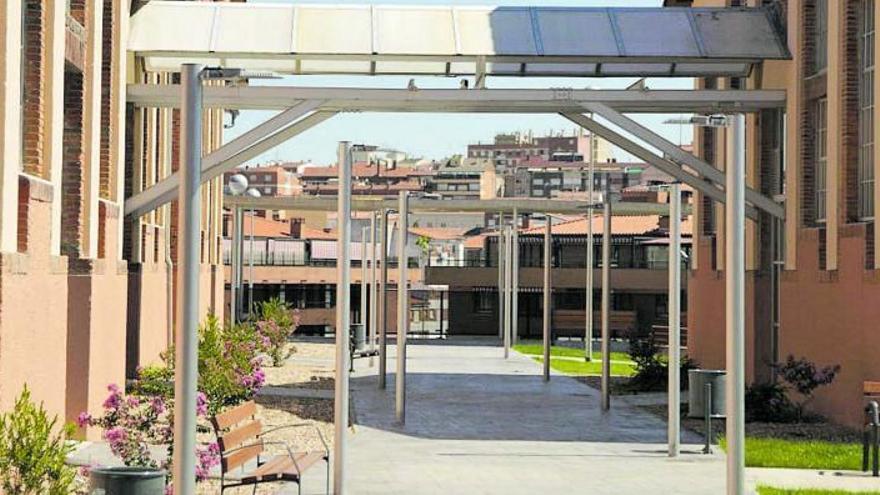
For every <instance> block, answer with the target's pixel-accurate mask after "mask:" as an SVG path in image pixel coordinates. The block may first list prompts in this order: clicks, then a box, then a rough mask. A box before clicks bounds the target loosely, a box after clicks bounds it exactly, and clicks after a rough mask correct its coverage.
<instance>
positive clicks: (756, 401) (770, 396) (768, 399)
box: [745, 383, 798, 423]
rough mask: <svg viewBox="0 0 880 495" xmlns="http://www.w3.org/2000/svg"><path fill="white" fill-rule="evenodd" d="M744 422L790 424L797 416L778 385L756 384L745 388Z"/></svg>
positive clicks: (782, 389) (793, 407)
mask: <svg viewBox="0 0 880 495" xmlns="http://www.w3.org/2000/svg"><path fill="white" fill-rule="evenodd" d="M745 406H746V421H748V422H754V421H760V422H764V423H792V422H795V421H797V419H798V414H797V410H796V407H795V405H794V404H792V402H791V401H790V400H789V399H788V396H786V395H785V387H783V386H782V385H780V384H779V383H756V384H754V385H751V386H748V387H746V396H745Z"/></svg>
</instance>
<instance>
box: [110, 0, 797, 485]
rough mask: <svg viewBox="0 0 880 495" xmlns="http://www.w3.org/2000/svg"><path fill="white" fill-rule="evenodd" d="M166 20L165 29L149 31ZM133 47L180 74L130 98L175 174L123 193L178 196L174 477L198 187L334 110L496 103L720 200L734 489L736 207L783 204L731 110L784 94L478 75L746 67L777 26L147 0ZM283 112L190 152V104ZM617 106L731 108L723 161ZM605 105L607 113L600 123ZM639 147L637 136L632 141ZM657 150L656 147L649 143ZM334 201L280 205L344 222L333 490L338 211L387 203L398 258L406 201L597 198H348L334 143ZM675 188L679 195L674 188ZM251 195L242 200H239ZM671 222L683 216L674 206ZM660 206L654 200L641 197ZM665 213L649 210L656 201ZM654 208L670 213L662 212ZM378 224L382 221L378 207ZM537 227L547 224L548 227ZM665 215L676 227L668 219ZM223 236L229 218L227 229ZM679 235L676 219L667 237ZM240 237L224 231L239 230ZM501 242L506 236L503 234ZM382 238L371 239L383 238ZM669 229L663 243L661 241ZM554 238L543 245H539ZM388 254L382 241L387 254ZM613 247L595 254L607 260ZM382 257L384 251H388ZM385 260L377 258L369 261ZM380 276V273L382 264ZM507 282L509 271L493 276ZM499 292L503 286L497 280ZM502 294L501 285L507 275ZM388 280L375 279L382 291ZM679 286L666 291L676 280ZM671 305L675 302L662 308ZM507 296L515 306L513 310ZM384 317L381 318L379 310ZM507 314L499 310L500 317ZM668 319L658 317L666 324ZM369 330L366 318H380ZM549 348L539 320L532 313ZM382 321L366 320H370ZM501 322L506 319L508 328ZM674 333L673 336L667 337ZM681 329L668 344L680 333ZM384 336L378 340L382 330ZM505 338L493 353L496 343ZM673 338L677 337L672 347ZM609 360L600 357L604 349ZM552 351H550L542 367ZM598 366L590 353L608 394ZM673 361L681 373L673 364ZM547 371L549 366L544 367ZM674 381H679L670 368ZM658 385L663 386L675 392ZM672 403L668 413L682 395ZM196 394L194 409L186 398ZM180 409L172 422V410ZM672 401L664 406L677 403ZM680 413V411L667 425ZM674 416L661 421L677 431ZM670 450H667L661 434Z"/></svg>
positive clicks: (190, 321) (474, 207)
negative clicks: (404, 79) (431, 78)
mask: <svg viewBox="0 0 880 495" xmlns="http://www.w3.org/2000/svg"><path fill="white" fill-rule="evenodd" d="M159 32H161V36H157V35H156V33H159ZM130 33H131V35H130V39H129V52H130V53H132V54H133V55H134V56H135V57H140V58H141V59H142V60H143V62H144V66H145V67H146V69H147V70H150V71H169V72H177V71H180V72H181V73H182V77H181V85H180V86H177V87H176V86H150V85H130V86H129V87H128V88H127V100H128V102H129V103H131V104H133V105H135V106H138V107H178V108H180V109H181V133H180V139H181V150H182V152H181V164H180V172H179V173H174V174H172V175H170V176H169V177H167V178H165V179H164V180H162V181H160V182H159V183H157V184H155V185H154V186H152V187H150V188H148V189H146V190H144V191H142V192H139V193H136V194H134V195H133V196H132V197H130V198H129V199H128V200H127V201H126V202H125V214H126V215H127V216H129V217H130V218H133V219H136V218H139V217H140V216H142V215H143V214H145V213H147V212H149V211H151V210H153V209H155V208H157V207H159V206H161V205H163V204H165V203H167V202H169V201H171V200H173V199H175V198H178V199H179V201H180V211H181V214H182V215H183V220H182V221H181V222H180V223H179V225H180V243H181V246H182V255H181V258H180V269H179V273H180V280H181V281H182V282H183V283H182V285H181V289H180V291H179V294H178V297H179V301H178V306H179V311H181V316H180V318H178V328H177V332H176V345H177V349H178V352H177V353H176V354H177V356H176V357H177V359H178V366H177V368H176V369H177V370H178V375H177V376H176V377H175V383H176V386H175V394H176V395H177V396H178V397H179V398H180V399H181V400H180V402H179V404H180V405H182V406H183V407H178V408H176V411H175V414H176V416H175V445H174V451H175V459H174V474H175V480H176V481H177V483H176V486H175V489H177V490H179V492H180V493H184V494H189V493H192V492H193V491H194V487H193V486H191V485H190V478H191V476H189V473H190V472H191V469H192V463H191V462H189V461H188V460H187V458H188V455H186V454H185V453H190V452H192V451H193V450H194V442H195V418H194V416H193V415H192V414H190V413H189V412H187V411H188V410H189V409H193V410H194V397H195V379H196V373H197V370H195V369H194V368H195V351H196V342H195V332H196V327H197V323H198V321H197V319H198V314H197V310H196V308H197V300H198V283H197V282H198V280H197V273H198V256H197V253H198V251H197V250H198V237H199V236H198V230H199V216H198V208H199V206H198V205H199V193H198V191H199V185H200V183H201V182H204V181H207V180H210V179H212V178H215V177H218V176H220V175H221V174H222V173H223V172H225V171H229V170H232V169H234V168H235V167H236V166H238V165H241V164H243V163H245V162H247V161H248V160H250V159H253V158H255V157H257V156H259V155H261V154H263V153H264V152H266V151H268V150H270V149H272V148H274V147H275V146H278V145H279V144H281V143H283V142H285V141H287V140H289V139H292V138H293V137H295V136H297V135H299V134H301V133H302V132H304V131H305V130H307V129H310V128H312V127H314V126H316V125H318V124H320V123H322V122H324V121H326V120H328V119H330V118H332V117H334V116H335V115H338V114H339V113H344V112H438V113H439V112H442V113H447V112H460V113H474V112H477V113H479V112H492V113H519V114H522V113H557V114H560V115H561V116H563V117H565V118H566V119H568V120H570V121H572V122H574V123H576V124H578V125H579V126H581V127H583V128H586V129H588V130H589V131H591V132H592V133H594V134H596V135H598V136H600V137H602V138H604V139H606V140H608V141H609V142H611V143H612V144H615V145H616V146H618V147H620V148H622V149H624V150H625V151H627V152H629V153H631V154H633V155H635V156H637V157H639V158H641V159H642V160H644V161H646V162H647V163H649V164H651V165H653V166H655V167H657V168H658V169H659V170H661V171H663V172H665V173H667V174H669V175H670V176H672V177H673V178H674V179H675V180H677V181H680V182H682V183H685V184H688V185H690V186H691V187H693V188H694V189H695V190H697V191H700V192H702V193H703V194H705V195H706V196H707V197H709V198H711V199H713V200H715V201H718V202H722V203H725V204H726V206H727V207H726V208H725V214H726V217H727V219H726V225H729V229H730V230H729V235H727V236H726V249H727V252H728V256H727V257H726V258H725V259H726V263H727V266H726V270H725V277H726V280H727V291H726V298H727V301H726V302H727V304H726V308H727V317H726V328H727V353H728V354H727V369H728V373H729V377H728V382H727V383H728V389H727V397H728V399H727V407H728V411H727V417H728V421H727V425H728V426H727V428H728V431H727V437H728V460H727V465H728V477H727V491H728V493H729V494H736V495H740V494H743V493H744V491H745V485H744V456H743V452H744V450H743V449H744V445H743V443H744V434H743V432H744V422H743V419H744V411H743V387H744V368H745V364H744V328H745V327H744V316H745V315H744V313H745V305H744V267H745V266H744V252H745V233H744V231H745V226H744V222H745V218H746V216H749V217H752V218H755V217H757V214H758V211H765V212H767V213H768V214H770V215H772V216H773V217H776V218H779V219H782V218H783V217H784V213H783V209H782V207H781V206H780V205H779V204H777V203H776V202H774V201H773V200H772V199H771V198H768V197H766V196H764V195H762V194H760V192H758V191H756V190H753V189H751V188H748V187H746V185H745V178H744V153H743V148H744V145H745V144H744V143H745V140H744V134H745V133H744V118H743V114H745V113H752V112H757V111H760V110H763V109H778V108H784V106H785V98H786V96H785V93H784V92H782V91H768V90H673V91H662V90H661V91H654V90H582V89H574V88H555V89H507V90H493V89H486V78H487V77H488V76H516V77H543V76H555V77H608V76H639V77H664V76H665V77H668V76H687V77H743V76H747V75H749V74H750V72H751V71H752V69H753V68H754V67H755V66H756V65H759V64H761V62H762V61H763V60H767V59H788V58H790V54H789V53H788V50H787V49H786V46H785V37H784V36H783V33H782V31H781V29H780V27H779V26H778V24H777V23H776V22H775V20H774V17H773V14H772V12H771V11H770V10H767V9H753V8H735V9H699V8H694V9H665V8H657V9H631V8H602V9H590V8H565V9H561V8H552V7H523V8H500V7H479V8H463V7H444V6H431V7H402V6H369V5H344V6H343V5H340V6H326V5H324V6H315V5H312V6H309V5H296V6H294V5H267V6H257V5H239V4H235V3H202V2H175V1H167V2H149V3H147V4H145V5H144V6H142V7H141V8H140V9H139V10H138V11H137V12H136V13H135V14H134V15H133V16H132V18H131V29H130ZM205 65H209V66H222V67H234V68H240V69H251V70H254V69H256V70H264V71H265V70H269V71H275V72H279V73H286V74H344V75H378V74H394V75H410V76H414V75H415V76H418V75H440V76H459V77H473V80H474V85H473V89H468V90H437V89H418V88H415V87H411V88H407V89H365V88H329V87H311V88H308V87H292V86H290V87H284V86H278V87H249V86H208V87H202V84H201V81H202V80H203V79H205V77H204V74H205V73H206V71H205V70H204V67H205ZM204 107H211V108H228V109H258V110H279V113H278V114H277V115H275V116H273V117H272V118H270V119H268V120H266V121H265V122H263V123H262V124H260V125H258V126H256V127H254V128H253V129H251V130H249V131H247V132H245V133H244V134H242V135H241V136H239V137H237V138H235V139H233V140H231V141H229V142H228V143H226V144H224V145H223V146H221V147H220V148H218V149H217V150H215V151H213V152H211V153H209V154H207V155H205V156H201V154H200V153H199V150H200V149H201V143H200V137H199V136H200V134H201V132H200V130H201V118H200V117H201V109H202V108H204ZM628 113H725V114H733V115H734V117H733V119H732V121H733V125H732V126H731V128H730V129H731V132H729V133H728V138H729V139H730V141H731V143H730V146H728V149H729V150H730V153H731V156H730V158H731V160H729V163H728V166H727V168H726V170H725V172H721V171H719V170H718V169H716V168H715V167H714V166H713V165H712V164H709V163H706V162H705V161H703V160H701V159H700V158H698V157H696V156H693V155H691V154H689V153H687V152H685V151H683V150H681V149H680V148H679V147H678V146H677V145H675V144H674V143H671V142H670V141H668V140H666V139H664V138H662V137H661V136H659V135H658V134H656V133H655V132H653V131H651V130H650V129H648V128H646V127H645V126H643V125H641V124H640V123H638V122H637V121H636V120H633V119H632V118H630V117H629V116H627V115H626V114H628ZM595 117H600V118H601V119H603V120H604V121H605V122H608V123H609V124H610V125H613V126H614V127H616V128H617V129H618V130H615V129H614V128H612V127H610V126H609V125H607V124H605V123H602V122H599V121H598V120H596V119H595ZM629 136H632V137H634V138H635V139H637V140H639V141H641V142H643V143H645V144H642V143H640V142H639V141H636V140H634V139H633V138H631V137H629ZM652 148H653V149H652ZM339 163H340V164H342V166H340V167H339V184H340V188H339V197H338V198H336V199H330V200H327V199H318V200H308V205H307V204H306V203H307V202H306V200H304V199H300V200H290V203H289V206H285V208H287V207H290V208H303V209H305V208H307V207H309V206H310V205H314V208H316V209H318V208H320V209H325V208H328V207H335V208H336V210H337V212H338V216H339V221H340V229H339V238H338V243H339V247H338V252H339V253H340V260H339V262H338V264H337V271H338V279H337V291H338V293H339V297H338V298H337V324H336V328H337V332H336V342H337V355H336V360H337V363H336V373H337V377H336V378H337V379H336V397H335V400H336V402H335V406H336V407H335V426H336V432H337V435H336V443H335V446H334V491H335V493H337V494H342V493H343V492H344V491H345V483H344V482H345V463H346V458H345V446H346V426H347V424H348V363H347V360H348V339H349V337H348V332H347V331H344V330H342V331H340V329H347V328H348V327H349V314H350V301H349V298H348V288H349V282H350V266H349V265H350V256H349V254H350V253H349V247H350V235H351V232H350V231H351V217H350V215H351V211H352V209H356V210H372V211H380V212H385V211H388V210H390V209H395V210H397V212H398V215H399V216H400V217H401V221H400V222H399V225H400V227H401V228H402V229H403V230H402V233H404V235H400V236H399V238H398V250H399V251H400V254H401V259H405V256H406V255H405V248H406V239H407V236H406V235H405V233H406V224H407V222H406V218H407V215H408V213H409V211H419V209H427V210H430V211H441V210H442V209H443V208H447V209H448V210H447V211H492V212H502V213H511V214H522V213H527V212H530V211H537V212H543V213H574V212H579V213H587V212H590V211H591V209H592V207H594V206H596V205H591V204H587V203H586V202H582V203H577V202H562V201H541V202H540V204H537V203H538V202H535V201H532V200H506V199H500V200H495V201H486V202H484V201H480V202H455V201H433V200H427V199H416V198H410V197H409V195H408V194H407V193H401V195H400V197H399V198H398V200H397V201H396V204H395V202H393V201H392V202H389V201H388V200H383V201H371V200H364V199H360V198H359V199H354V200H353V199H352V197H351V153H350V148H349V146H348V145H347V143H341V144H340V147H339ZM673 196H675V194H673ZM226 201H227V204H229V205H231V206H233V207H236V208H240V207H243V206H247V207H254V208H272V209H276V208H277V209H281V206H282V202H283V201H286V200H282V199H279V198H265V199H260V200H252V202H250V201H251V200H246V199H244V198H234V199H233V198H227V200H226ZM246 202H247V203H246ZM671 206H672V209H673V216H674V217H676V218H678V219H680V215H679V214H677V213H676V212H675V211H674V210H676V209H677V206H679V205H678V204H677V202H676V201H673V202H672V205H671ZM643 207H645V206H644V205H640V206H638V207H635V206H628V205H627V204H625V203H617V204H614V205H612V204H611V202H609V201H605V202H604V204H603V205H602V208H603V212H604V215H605V225H606V227H605V230H606V236H604V238H605V242H606V243H607V242H608V240H609V239H610V235H607V230H608V228H609V227H608V226H609V224H610V218H611V215H612V214H624V213H626V211H627V208H632V209H633V210H632V211H636V210H637V209H639V208H643ZM654 208H655V211H656V208H657V207H654ZM661 208H662V206H661ZM664 212H665V211H664ZM381 217H382V219H381V221H380V224H381V225H382V228H383V229H387V228H388V222H387V217H386V215H382V216H381ZM549 223H550V222H549V219H548V227H547V232H546V233H545V235H549V229H550V228H551V226H550V225H549ZM674 223H675V222H674ZM234 230H235V229H234ZM675 230H676V229H675V228H674V226H673V232H674V231H675ZM235 231H236V232H237V230H235ZM505 235H506V236H507V237H508V242H507V246H512V245H513V244H514V243H513V242H512V240H510V238H511V237H512V236H511V233H505ZM384 239H385V238H384V237H383V242H384ZM674 242H675V240H674V239H673V244H674ZM548 244H549V243H548ZM384 251H385V249H384V248H383V249H382V252H384ZM506 251H507V259H508V263H506V265H507V266H506V267H499V269H501V270H506V271H508V272H511V271H512V272H513V273H515V272H516V269H515V261H514V264H513V265H511V264H510V260H515V259H516V257H515V255H514V254H513V253H512V252H511V250H510V249H509V248H506ZM607 251H608V246H605V247H604V248H603V256H607ZM383 256H384V255H383ZM382 261H384V260H382ZM545 265H546V266H545V268H544V275H545V313H546V307H547V304H546V301H547V297H548V296H547V294H548V291H549V285H550V280H549V263H545ZM670 267H671V270H670V283H674V282H675V281H676V280H679V279H680V273H678V270H679V269H680V263H670ZM398 270H399V278H398V280H399V290H398V318H402V319H403V320H402V321H399V322H398V325H399V326H398V328H399V331H398V332H399V333H398V339H399V340H398V344H399V345H398V362H397V365H398V367H399V369H398V379H397V397H396V401H397V407H396V410H397V414H398V419H399V420H400V421H401V422H402V421H403V420H404V419H405V388H404V387H405V379H404V378H405V375H406V372H405V365H406V359H405V352H406V328H407V327H406V325H407V322H406V317H407V314H408V312H407V311H406V309H407V306H406V304H407V300H406V280H407V278H406V274H407V266H406V263H399V265H398ZM608 270H609V263H607V261H606V262H605V263H603V277H602V278H603V281H604V283H603V284H602V288H603V293H605V292H607V286H608V284H607V276H608ZM381 272H382V274H381V278H382V279H383V287H384V282H387V270H386V267H385V264H384V263H383V266H382V270H381ZM513 279H514V277H512V276H508V277H504V278H503V280H505V281H506V282H505V284H508V283H509V281H511V280H513ZM499 289H500V290H501V289H502V288H501V287H500V286H499ZM503 291H504V292H505V297H508V299H507V300H508V301H509V294H510V286H509V285H507V286H506V287H505V288H504V289H503ZM383 292H384V290H383ZM672 292H675V294H676V296H677V294H678V291H670V293H672ZM607 305H608V301H607V298H606V297H603V304H602V307H603V314H605V317H603V349H605V350H607V346H606V345H607V342H606V338H607V332H606V331H604V330H605V326H606V325H607V321H606V320H607ZM676 305H677V302H676V301H670V314H671V313H672V309H673V308H675V307H676ZM507 306H508V311H509V307H510V306H511V305H510V304H508V305H507ZM384 317H385V315H384V312H380V313H379V318H378V319H379V320H384ZM505 321H509V319H508V320H505ZM677 323H678V322H677V321H674V320H672V319H670V327H671V330H670V331H671V332H672V331H673V330H672V328H673V326H677ZM377 324H378V323H377ZM544 324H545V357H546V353H547V352H548V347H547V346H548V345H549V344H548V343H547V335H548V330H547V328H548V327H549V319H548V317H547V315H545V323H544ZM383 327H384V324H381V325H379V328H380V329H381V328H383ZM502 328H506V329H507V333H509V331H510V324H507V325H505V326H504V327H502ZM672 338H673V336H672V335H670V340H671V341H673V340H672ZM677 340H678V339H676V340H674V341H673V342H677ZM380 342H384V332H383V335H382V336H381V340H380ZM509 343H510V342H509V335H506V336H505V349H507V346H508V345H509ZM673 347H677V346H673ZM604 359H605V360H607V359H608V353H607V352H605V353H604ZM548 362H549V360H548V359H545V364H546V363H548ZM383 363H384V352H383V356H382V359H380V386H383V385H384V375H385V367H384V364H383ZM607 368H608V363H603V394H602V395H603V404H602V406H603V407H604V408H607V407H609V406H610V402H609V396H608V391H607V376H606V375H607V373H608V369H607ZM670 368H677V367H674V366H671V367H670ZM545 378H549V375H548V371H547V368H546V367H545ZM671 378H672V379H675V377H674V376H673V377H671ZM670 395H671V397H675V395H674V394H673V392H672V390H670ZM677 404H678V402H677V400H676V403H675V407H677ZM189 406H193V407H189ZM178 413H179V416H178ZM674 413H675V414H674ZM673 415H674V416H675V418H674V419H675V420H677V418H678V416H677V410H676V411H673V410H672V409H671V410H670V419H673ZM673 428H674V429H673ZM677 434H678V429H677V421H676V424H675V426H673V425H672V424H670V453H673V451H677V442H678V440H677V438H675V439H674V438H672V437H673V435H675V436H677ZM673 444H674V445H673Z"/></svg>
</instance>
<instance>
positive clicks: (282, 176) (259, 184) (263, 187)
mask: <svg viewBox="0 0 880 495" xmlns="http://www.w3.org/2000/svg"><path fill="white" fill-rule="evenodd" d="M238 174H241V175H243V176H245V177H246V178H247V181H248V188H251V189H256V190H257V191H259V192H260V195H261V196H295V195H298V194H300V193H302V189H303V188H302V184H301V183H300V180H299V177H297V175H296V173H294V172H292V171H291V170H290V169H289V168H287V167H284V166H282V165H267V166H259V165H258V166H251V167H244V168H237V169H235V170H233V171H231V172H226V173H224V174H223V185H224V186H226V185H228V184H229V178H230V177H232V176H233V175H238Z"/></svg>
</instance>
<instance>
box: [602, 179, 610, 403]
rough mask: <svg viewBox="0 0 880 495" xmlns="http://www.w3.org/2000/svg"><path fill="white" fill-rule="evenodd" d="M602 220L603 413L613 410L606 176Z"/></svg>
mask: <svg viewBox="0 0 880 495" xmlns="http://www.w3.org/2000/svg"><path fill="white" fill-rule="evenodd" d="M603 200H604V201H603V213H604V216H603V219H602V225H603V229H602V345H601V352H602V379H601V388H602V411H608V410H610V409H611V327H610V323H611V318H610V316H611V315H610V314H609V313H610V311H611V176H610V175H609V174H606V175H605V194H604V195H603Z"/></svg>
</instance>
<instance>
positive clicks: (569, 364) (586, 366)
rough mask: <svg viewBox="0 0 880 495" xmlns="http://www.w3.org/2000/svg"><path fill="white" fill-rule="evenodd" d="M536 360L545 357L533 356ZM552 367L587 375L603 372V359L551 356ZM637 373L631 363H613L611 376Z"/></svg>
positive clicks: (578, 374)
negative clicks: (588, 359)
mask: <svg viewBox="0 0 880 495" xmlns="http://www.w3.org/2000/svg"><path fill="white" fill-rule="evenodd" d="M532 359H534V360H535V361H537V362H539V363H543V362H544V359H543V358H540V357H533V358H532ZM550 367H551V368H553V369H554V370H556V371H558V372H560V373H565V374H566V375H575V376H585V375H600V374H602V362H601V361H595V360H594V361H589V362H587V361H573V360H570V359H553V358H552V357H551V358H550ZM633 374H635V366H634V365H633V364H629V363H615V362H612V363H611V376H632V375H633Z"/></svg>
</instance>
